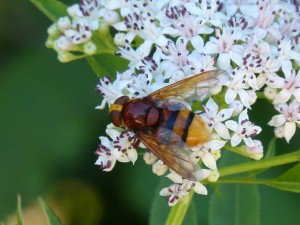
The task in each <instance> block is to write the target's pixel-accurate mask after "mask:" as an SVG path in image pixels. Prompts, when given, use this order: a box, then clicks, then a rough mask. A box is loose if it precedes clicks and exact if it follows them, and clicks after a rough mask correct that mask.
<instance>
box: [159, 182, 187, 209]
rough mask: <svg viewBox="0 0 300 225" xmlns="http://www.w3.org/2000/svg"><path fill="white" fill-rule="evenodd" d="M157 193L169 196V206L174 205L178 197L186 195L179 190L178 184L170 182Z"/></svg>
mask: <svg viewBox="0 0 300 225" xmlns="http://www.w3.org/2000/svg"><path fill="white" fill-rule="evenodd" d="M159 194H160V195H161V196H169V197H168V203H169V206H174V205H175V204H176V203H177V202H178V200H179V199H181V198H182V197H183V196H185V195H186V193H184V192H182V191H181V189H180V185H179V184H171V185H170V186H169V187H166V188H164V189H162V190H161V191H160V192H159Z"/></svg>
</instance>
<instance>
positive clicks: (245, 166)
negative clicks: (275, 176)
mask: <svg viewBox="0 0 300 225" xmlns="http://www.w3.org/2000/svg"><path fill="white" fill-rule="evenodd" d="M299 161H300V149H299V150H297V151H294V152H291V153H287V154H284V155H280V156H276V157H273V158H268V159H263V160H260V161H253V162H247V163H241V164H238V165H233V166H227V167H224V168H220V169H219V173H220V177H223V176H227V175H232V174H237V173H243V172H248V171H253V170H259V169H267V168H270V167H273V166H280V165H284V164H288V163H293V162H299ZM268 182H269V183H270V181H268ZM220 183H241V181H240V180H238V179H231V178H230V179H224V178H221V179H220ZM243 183H249V184H263V183H265V180H263V179H261V180H258V179H256V180H249V181H248V182H247V181H245V180H244V181H243ZM271 183H272V182H271ZM193 194H194V192H193V191H190V192H189V193H188V195H187V196H186V198H185V199H182V200H181V201H179V202H178V203H177V204H176V205H175V206H174V207H172V209H171V211H170V213H169V216H168V218H167V221H166V223H165V225H180V224H182V222H183V219H184V217H185V214H186V212H187V209H188V207H189V205H190V202H191V200H192V197H193Z"/></svg>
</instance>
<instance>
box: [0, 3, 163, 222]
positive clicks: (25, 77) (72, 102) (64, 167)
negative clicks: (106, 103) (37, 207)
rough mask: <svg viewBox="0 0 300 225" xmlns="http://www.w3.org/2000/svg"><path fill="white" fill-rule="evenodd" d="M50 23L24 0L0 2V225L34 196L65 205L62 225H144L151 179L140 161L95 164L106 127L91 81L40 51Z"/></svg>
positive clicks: (80, 68) (81, 70) (87, 73)
mask: <svg viewBox="0 0 300 225" xmlns="http://www.w3.org/2000/svg"><path fill="white" fill-rule="evenodd" d="M65 2H66V4H69V5H70V4H71V3H72V1H65ZM73 2H75V1H73ZM50 24H51V22H50V20H48V19H47V18H46V17H45V16H44V15H43V14H42V13H41V12H40V11H39V10H38V9H37V8H35V7H34V6H33V5H32V4H31V3H30V2H29V1H21V0H18V1H11V2H10V1H1V2H0V33H1V35H0V48H1V50H0V51H1V55H0V57H1V60H0V151H1V156H0V157H1V163H0V180H1V185H0V221H4V220H5V218H6V217H7V216H8V215H9V214H10V213H13V212H14V210H15V205H16V195H17V194H20V195H21V197H22V200H23V206H24V208H26V207H29V208H30V207H31V206H32V205H34V202H35V201H36V197H37V196H40V195H42V196H44V197H45V198H46V200H48V201H49V203H50V205H51V206H52V207H53V208H54V210H55V208H57V210H55V211H59V210H60V208H61V207H60V206H61V205H63V206H65V207H62V208H64V209H62V211H63V213H66V214H67V217H68V219H67V220H66V221H70V220H71V222H70V223H69V224H100V223H101V224H128V221H131V222H130V223H131V224H145V223H147V221H148V213H149V210H150V206H151V201H152V198H153V197H154V193H155V191H156V186H157V183H158V178H157V177H156V176H154V175H152V172H151V168H150V167H148V166H146V165H145V164H144V163H143V160H142V158H140V160H138V162H137V163H136V165H135V166H134V167H133V166H132V165H131V164H122V163H119V164H117V166H116V168H115V169H114V170H113V171H112V172H110V173H106V172H101V171H100V169H99V167H98V166H96V165H94V162H95V161H96V159H97V156H96V155H95V154H94V152H95V150H96V148H97V146H98V144H99V139H98V137H99V136H100V135H104V134H105V133H104V131H105V128H106V124H107V122H108V113H107V110H103V111H99V110H95V107H96V106H97V105H99V104H100V103H101V101H102V98H101V97H100V96H99V94H98V93H97V92H96V91H95V87H96V85H97V83H98V79H97V77H96V76H95V74H94V73H93V71H92V70H91V69H90V67H89V66H88V64H87V62H86V61H85V60H81V61H76V62H72V63H67V64H62V63H60V62H59V61H58V60H57V59H56V53H55V52H54V51H53V50H50V49H47V48H46V47H45V44H44V43H45V40H46V38H47V32H46V30H47V28H48V26H49V25H50ZM136 196H139V197H136ZM69 214H72V216H70V215H69ZM88 217H90V218H88ZM80 221H81V222H80ZM82 221H85V222H84V223H83V222H82ZM86 221H91V222H90V223H88V222H86ZM29 224H30V223H29Z"/></svg>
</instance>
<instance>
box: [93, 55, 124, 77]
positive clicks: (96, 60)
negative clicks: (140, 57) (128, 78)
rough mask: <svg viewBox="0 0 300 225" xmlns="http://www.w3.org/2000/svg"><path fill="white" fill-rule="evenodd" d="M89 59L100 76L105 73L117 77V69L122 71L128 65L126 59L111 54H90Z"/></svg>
mask: <svg viewBox="0 0 300 225" xmlns="http://www.w3.org/2000/svg"><path fill="white" fill-rule="evenodd" d="M87 61H88V63H89V64H90V66H91V67H92V69H93V71H94V72H95V74H96V75H97V76H98V77H99V78H101V77H103V76H105V75H109V76H110V77H115V76H116V71H120V72H122V71H124V70H125V69H126V67H127V65H128V61H126V60H125V59H123V58H121V57H118V56H115V55H111V54H99V55H95V56H90V57H87Z"/></svg>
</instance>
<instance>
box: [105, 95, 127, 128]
mask: <svg viewBox="0 0 300 225" xmlns="http://www.w3.org/2000/svg"><path fill="white" fill-rule="evenodd" d="M128 101H129V97H128V96H121V97H119V98H118V99H117V100H116V101H115V103H114V104H112V105H111V106H110V108H109V115H110V119H111V121H112V123H113V124H114V125H115V126H116V127H121V126H122V125H123V122H122V109H123V105H124V104H125V103H127V102H128Z"/></svg>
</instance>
